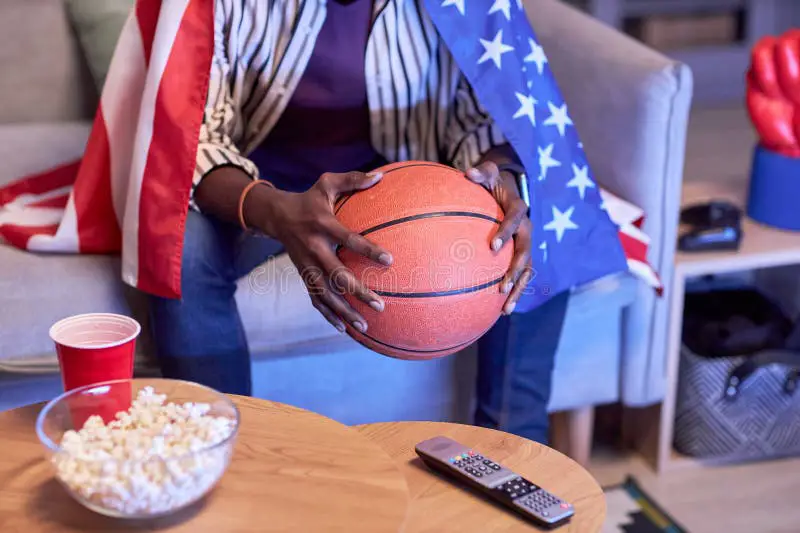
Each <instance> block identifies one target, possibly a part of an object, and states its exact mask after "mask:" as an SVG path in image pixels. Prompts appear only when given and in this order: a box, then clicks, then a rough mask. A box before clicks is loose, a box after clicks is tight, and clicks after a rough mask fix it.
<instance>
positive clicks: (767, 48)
mask: <svg viewBox="0 0 800 533" xmlns="http://www.w3.org/2000/svg"><path fill="white" fill-rule="evenodd" d="M747 110H748V112H749V114H750V120H751V121H752V122H753V125H754V126H755V128H756V131H757V132H758V134H759V136H760V137H761V144H762V145H763V146H764V147H766V148H768V149H770V150H773V151H776V152H779V153H781V154H784V155H787V156H790V157H800V30H790V31H788V32H786V33H785V34H783V35H781V36H780V37H772V36H770V37H764V38H763V39H761V40H760V41H758V43H756V45H755V46H754V47H753V51H752V55H751V62H750V69H749V70H748V72H747Z"/></svg>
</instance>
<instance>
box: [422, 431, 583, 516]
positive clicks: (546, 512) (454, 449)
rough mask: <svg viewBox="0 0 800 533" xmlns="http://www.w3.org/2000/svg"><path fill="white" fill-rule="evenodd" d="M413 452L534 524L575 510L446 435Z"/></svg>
mask: <svg viewBox="0 0 800 533" xmlns="http://www.w3.org/2000/svg"><path fill="white" fill-rule="evenodd" d="M416 452H417V455H419V457H420V459H422V461H423V462H424V463H425V464H426V465H428V467H430V468H432V469H434V470H436V471H439V472H441V473H443V474H446V475H449V476H451V477H453V478H455V479H457V480H458V481H461V482H464V483H466V484H467V485H469V486H471V487H474V488H476V489H478V490H480V491H481V492H483V493H484V494H486V495H488V496H489V497H490V498H492V499H493V500H495V501H497V502H499V503H501V504H503V505H504V506H506V507H508V508H509V509H512V510H513V511H516V512H517V513H520V514H521V515H523V516H524V517H526V518H528V519H529V520H532V521H533V522H534V523H536V524H537V525H540V526H546V527H550V528H552V527H556V526H560V525H562V524H564V523H565V522H567V521H568V520H569V519H570V518H572V516H573V515H574V514H575V508H574V507H573V506H572V505H571V504H569V503H567V502H565V501H563V500H561V499H559V498H557V497H555V496H553V495H552V494H550V493H549V492H547V491H546V490H544V489H543V488H541V487H537V486H536V485H534V484H533V483H531V482H530V481H528V480H527V479H525V478H523V477H522V476H519V475H517V474H516V473H514V472H512V471H511V470H509V469H508V468H506V467H504V466H503V465H500V464H498V463H496V462H494V461H492V460H491V459H489V458H487V457H484V456H483V455H481V454H480V453H477V452H475V451H474V450H470V449H469V448H467V447H466V446H464V445H463V444H459V443H458V442H456V441H454V440H452V439H449V438H447V437H434V438H432V439H428V440H425V441H422V442H420V443H419V444H417V446H416Z"/></svg>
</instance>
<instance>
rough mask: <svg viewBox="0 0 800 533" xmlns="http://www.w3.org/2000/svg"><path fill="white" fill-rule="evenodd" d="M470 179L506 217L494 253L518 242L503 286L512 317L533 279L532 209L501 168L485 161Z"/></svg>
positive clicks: (506, 309)
mask: <svg viewBox="0 0 800 533" xmlns="http://www.w3.org/2000/svg"><path fill="white" fill-rule="evenodd" d="M466 175H467V178H469V179H470V180H472V181H474V182H475V183H477V184H479V185H483V186H484V187H485V188H486V189H487V190H488V191H489V192H491V193H492V196H494V199H495V200H497V203H498V204H500V207H501V208H502V209H503V213H504V214H505V216H504V218H503V222H502V223H501V224H500V227H499V228H498V229H497V233H496V234H495V237H494V238H493V239H492V250H494V251H498V250H500V249H501V248H502V247H503V246H504V245H505V244H506V243H507V242H508V241H511V240H513V242H514V258H513V259H512V260H511V266H510V267H509V269H508V273H506V277H505V279H503V282H502V283H501V285H500V290H501V291H503V292H504V293H508V292H510V294H509V296H508V299H507V300H506V304H505V306H504V307H503V312H504V313H505V314H507V315H508V314H511V312H512V311H514V307H515V306H516V305H517V300H519V297H520V296H522V291H523V290H524V289H525V287H526V286H527V285H528V282H529V281H530V280H531V278H532V277H533V267H532V265H531V221H530V219H529V218H528V216H527V211H528V206H527V205H526V204H525V201H524V200H523V199H522V198H521V197H520V195H519V190H518V189H517V184H516V182H515V180H514V178H513V176H510V175H508V174H503V175H501V173H500V171H499V170H498V168H497V165H496V164H495V163H493V162H492V161H485V162H483V163H481V164H479V165H478V166H477V167H475V168H471V169H469V170H467V172H466Z"/></svg>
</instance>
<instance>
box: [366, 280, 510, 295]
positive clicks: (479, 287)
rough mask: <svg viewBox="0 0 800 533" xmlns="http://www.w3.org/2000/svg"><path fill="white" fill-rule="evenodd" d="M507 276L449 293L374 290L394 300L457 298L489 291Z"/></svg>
mask: <svg viewBox="0 0 800 533" xmlns="http://www.w3.org/2000/svg"><path fill="white" fill-rule="evenodd" d="M504 277H505V274H503V275H502V276H500V277H499V278H497V279H493V280H491V281H487V282H486V283H481V284H480V285H473V286H472V287H464V288H462V289H452V290H449V291H432V292H390V291H379V290H375V289H372V291H373V292H374V293H375V294H378V295H380V296H390V297H393V298H436V297H438V296H455V295H457V294H469V293H471V292H478V291H481V290H483V289H487V288H489V287H492V286H494V285H497V284H498V283H500V282H501V281H502V280H503V278H504Z"/></svg>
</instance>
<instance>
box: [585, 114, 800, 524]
mask: <svg viewBox="0 0 800 533" xmlns="http://www.w3.org/2000/svg"><path fill="white" fill-rule="evenodd" d="M754 140H755V136H754V134H753V131H752V128H751V126H750V124H749V121H748V119H747V115H746V112H745V111H744V109H743V108H741V107H739V106H734V107H727V108H715V109H703V110H696V111H695V112H693V114H692V120H691V125H690V131H689V136H688V140H687V151H686V174H685V175H686V179H687V180H691V179H693V178H694V179H697V178H703V179H720V180H739V179H746V176H747V170H748V168H749V164H750V156H751V152H752V149H753V143H754ZM591 471H592V473H593V474H594V475H595V477H596V478H597V480H598V481H599V482H600V483H601V484H602V485H604V486H608V485H613V484H617V483H619V482H621V481H622V480H623V479H624V478H625V477H626V476H627V475H633V476H634V477H635V478H636V479H637V480H638V482H639V483H640V485H641V486H642V488H644V490H645V491H647V492H648V493H649V494H650V495H651V496H652V497H653V498H654V499H655V500H656V501H657V502H658V503H659V505H660V506H661V507H663V508H664V509H665V510H666V511H667V512H668V513H670V514H671V515H672V516H673V518H675V519H676V520H677V521H679V522H680V523H681V524H682V525H683V526H684V527H685V528H686V529H687V531H688V532H689V533H798V532H800V459H793V460H783V461H770V462H762V463H751V464H747V465H741V466H727V467H714V468H709V467H705V468H686V469H682V470H676V471H672V472H667V473H665V474H661V475H656V473H655V472H654V471H653V469H652V468H650V466H649V465H648V464H647V463H645V462H644V460H642V459H641V458H639V457H635V456H630V457H619V456H618V455H614V454H612V453H610V452H603V451H600V452H597V453H596V454H595V456H594V457H593V460H592V467H591Z"/></svg>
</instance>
